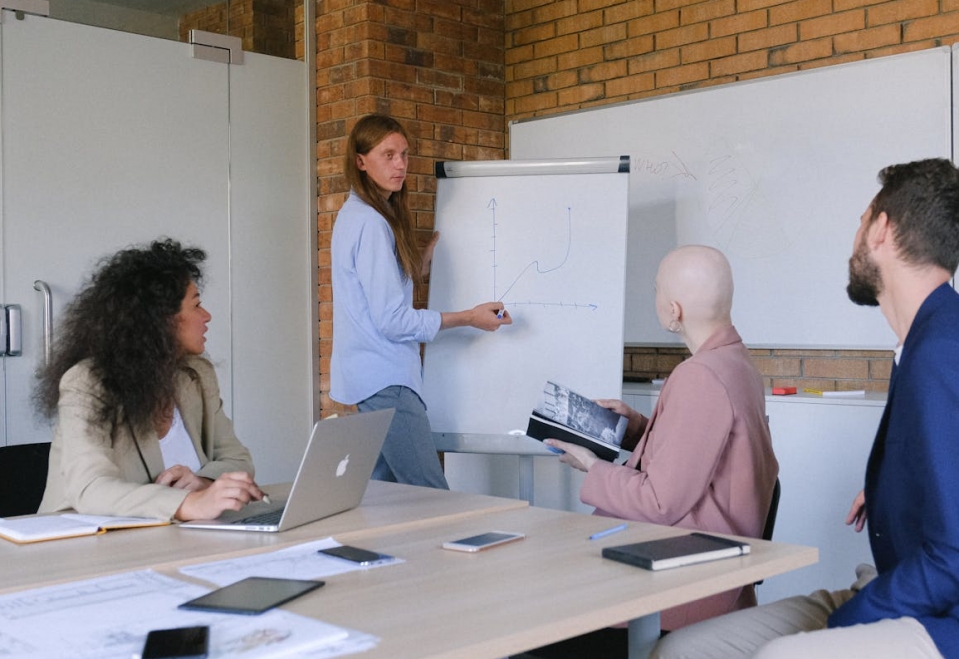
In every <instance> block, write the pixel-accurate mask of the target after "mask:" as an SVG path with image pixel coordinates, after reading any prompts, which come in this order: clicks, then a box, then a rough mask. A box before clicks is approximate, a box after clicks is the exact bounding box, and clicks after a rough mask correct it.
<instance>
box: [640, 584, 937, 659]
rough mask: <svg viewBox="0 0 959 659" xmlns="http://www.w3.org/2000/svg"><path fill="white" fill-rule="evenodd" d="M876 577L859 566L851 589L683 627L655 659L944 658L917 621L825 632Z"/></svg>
mask: <svg viewBox="0 0 959 659" xmlns="http://www.w3.org/2000/svg"><path fill="white" fill-rule="evenodd" d="M875 575H876V571H875V568H873V567H872V566H871V565H860V566H859V567H858V568H856V576H857V579H856V583H854V584H853V585H852V587H851V588H849V589H847V590H838V591H833V592H829V591H825V590H817V591H816V592H814V593H812V594H811V595H806V596H799V597H789V598H786V599H783V600H779V601H778V602H773V603H771V604H765V605H763V606H757V607H755V608H751V609H744V610H742V611H736V612H734V613H729V614H726V615H724V616H719V617H718V618H712V619H711V620H704V621H703V622H700V623H697V624H695V625H690V626H688V627H683V628H682V629H678V630H676V631H674V632H673V633H671V634H669V635H668V636H665V637H664V638H662V639H661V640H660V641H659V643H658V644H657V645H656V647H655V648H653V651H652V653H651V654H650V659H746V658H748V657H753V658H755V659H809V658H812V657H837V658H840V657H841V658H843V659H847V658H848V659H851V658H856V659H858V658H860V657H861V658H862V659H887V658H888V659H942V655H940V654H939V651H938V650H937V649H936V646H935V644H934V643H933V641H932V639H931V638H930V637H929V634H928V633H926V628H925V627H923V626H922V624H921V623H919V621H917V620H915V619H914V618H898V619H894V620H882V621H879V622H875V623H871V624H867V625H855V626H853V627H842V628H838V629H827V628H826V620H827V618H828V617H829V614H831V613H832V612H833V611H835V610H836V609H837V608H838V607H839V606H841V605H842V604H844V603H845V602H847V601H848V600H849V599H850V598H851V597H852V596H853V595H855V594H856V592H857V591H858V590H859V589H860V588H862V587H863V586H865V585H866V584H867V583H869V581H871V580H872V579H873V578H874V577H875Z"/></svg>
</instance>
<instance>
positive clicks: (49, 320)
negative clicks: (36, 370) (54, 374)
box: [33, 279, 53, 365]
mask: <svg viewBox="0 0 959 659" xmlns="http://www.w3.org/2000/svg"><path fill="white" fill-rule="evenodd" d="M33 288H34V290H37V291H40V292H41V293H43V363H44V365H46V364H49V363H50V355H51V354H52V350H53V296H52V295H50V287H49V286H47V283H46V282H44V281H41V280H39V279H38V280H36V281H35V282H33Z"/></svg>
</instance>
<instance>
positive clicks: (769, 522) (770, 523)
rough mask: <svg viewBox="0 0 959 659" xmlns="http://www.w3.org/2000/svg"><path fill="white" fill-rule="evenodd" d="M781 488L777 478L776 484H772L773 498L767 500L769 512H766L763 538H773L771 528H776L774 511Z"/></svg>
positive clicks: (776, 509)
mask: <svg viewBox="0 0 959 659" xmlns="http://www.w3.org/2000/svg"><path fill="white" fill-rule="evenodd" d="M781 489H782V488H781V486H780V485H779V479H778V478H777V479H776V484H775V485H774V486H773V498H772V501H770V502H769V512H768V513H766V525H765V526H764V527H763V540H772V539H773V529H775V528H776V513H777V512H778V511H779V494H780V492H781Z"/></svg>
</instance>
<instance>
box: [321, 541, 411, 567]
mask: <svg viewBox="0 0 959 659" xmlns="http://www.w3.org/2000/svg"><path fill="white" fill-rule="evenodd" d="M318 553H320V554H326V555H327V556H335V557H336V558H343V559H345V560H348V561H351V562H353V563H356V564H357V565H372V564H373V563H376V562H378V561H385V560H389V559H391V558H393V557H392V556H390V555H389V554H380V553H379V552H375V551H370V550H368V549H360V548H359V547H351V546H349V545H340V546H339V547H330V548H329V549H321V550H319V552H318Z"/></svg>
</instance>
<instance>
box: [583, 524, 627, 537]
mask: <svg viewBox="0 0 959 659" xmlns="http://www.w3.org/2000/svg"><path fill="white" fill-rule="evenodd" d="M625 530H626V525H625V524H620V525H619V526H614V527H613V528H611V529H606V530H605V531H599V532H598V533H594V534H593V535H591V536H589V539H590V540H599V539H600V538H605V537H606V536H608V535H613V534H614V533H619V532H620V531H625Z"/></svg>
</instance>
